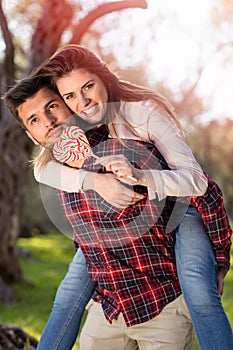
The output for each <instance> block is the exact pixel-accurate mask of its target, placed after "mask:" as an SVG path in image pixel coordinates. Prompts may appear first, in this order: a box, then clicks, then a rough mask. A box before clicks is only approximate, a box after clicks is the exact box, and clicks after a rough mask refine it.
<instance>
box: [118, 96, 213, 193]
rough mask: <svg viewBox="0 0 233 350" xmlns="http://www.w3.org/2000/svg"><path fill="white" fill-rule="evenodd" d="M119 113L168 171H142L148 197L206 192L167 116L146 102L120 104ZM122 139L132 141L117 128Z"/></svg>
mask: <svg viewBox="0 0 233 350" xmlns="http://www.w3.org/2000/svg"><path fill="white" fill-rule="evenodd" d="M121 113H122V114H123V115H124V116H126V117H125V118H126V120H127V122H129V123H130V124H131V125H133V126H134V129H135V131H136V135H137V136H138V138H139V139H141V140H143V141H147V142H150V143H153V144H154V145H155V146H156V147H157V149H158V150H159V152H160V153H161V154H162V155H163V157H164V158H165V160H166V162H167V164H168V166H169V168H170V170H153V169H150V170H144V174H145V175H146V177H147V183H148V189H149V197H150V199H153V198H155V196H156V193H157V195H158V197H159V199H163V198H165V197H166V196H176V197H183V196H201V195H203V194H204V193H205V191H206V189H207V183H208V181H207V179H206V176H205V175H204V173H203V171H202V169H201V167H200V165H199V164H198V163H197V161H196V159H195V157H194V155H193V153H192V151H191V149H190V148H189V146H188V145H187V143H186V142H185V139H184V137H183V134H182V132H181V130H180V129H179V128H178V127H177V126H176V124H175V122H174V121H173V120H171V119H170V118H169V117H167V116H164V115H162V114H161V113H159V112H158V110H157V109H156V107H155V106H154V105H153V104H152V103H151V102H149V101H147V103H145V102H144V103H124V104H123V106H122V108H121ZM118 128H119V134H120V136H121V137H122V138H130V137H131V138H132V132H131V136H130V133H129V131H127V128H124V127H122V126H120V125H119V127H118Z"/></svg>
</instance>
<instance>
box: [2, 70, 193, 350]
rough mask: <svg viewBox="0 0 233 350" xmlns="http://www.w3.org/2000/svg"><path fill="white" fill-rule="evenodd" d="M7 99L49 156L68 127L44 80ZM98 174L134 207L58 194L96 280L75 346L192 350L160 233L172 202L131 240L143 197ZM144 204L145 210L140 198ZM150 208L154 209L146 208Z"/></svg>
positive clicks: (168, 237) (94, 196)
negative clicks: (86, 319)
mask: <svg viewBox="0 0 233 350" xmlns="http://www.w3.org/2000/svg"><path fill="white" fill-rule="evenodd" d="M12 96H14V98H13V99H14V101H13V103H12V99H11V98H12ZM10 99H11V106H10V103H9V101H10ZM5 101H6V102H7V105H8V107H9V108H10V110H11V111H12V113H13V114H14V116H15V117H16V118H17V119H18V120H19V121H20V122H21V124H23V126H24V128H25V129H26V132H27V134H28V136H29V137H30V138H31V139H33V140H35V141H36V142H37V143H39V144H41V145H42V146H43V147H45V146H46V147H48V149H49V151H46V152H50V147H51V146H52V145H53V143H54V142H55V141H56V140H57V139H58V138H59V136H60V135H61V132H62V130H63V128H64V127H66V126H67V125H70V124H71V123H73V122H74V119H73V118H69V116H70V111H69V110H68V108H67V107H66V106H65V104H64V102H63V101H62V100H61V98H60V97H59V96H58V95H57V94H56V92H54V91H53V90H51V89H50V88H49V87H48V81H46V79H45V78H40V77H34V78H28V79H25V80H22V81H21V82H20V83H19V84H18V85H17V86H16V87H15V88H13V90H11V91H10V92H9V93H8V94H7V95H6V97H5ZM12 105H14V108H13V107H12ZM71 119H72V122H71ZM67 120H68V122H67ZM97 134H98V137H96V135H97ZM97 134H96V132H95V131H93V132H91V131H90V133H89V141H90V142H91V145H92V146H99V147H100V149H101V151H102V152H106V151H107V150H108V147H105V143H103V142H102V143H101V142H100V141H103V140H104V141H106V140H107V136H108V135H107V133H106V130H105V129H104V128H102V129H101V131H100V130H98V133H97ZM108 142H112V141H111V140H110V141H108ZM101 147H102V148H101ZM103 154H105V153H103ZM86 166H87V169H90V170H91V171H94V173H95V171H98V170H99V169H98V167H97V168H96V167H95V165H94V163H93V162H91V161H90V162H88V163H87V165H86ZM101 171H103V169H101ZM100 175H101V176H103V174H100ZM98 176H99V173H95V181H96V182H98ZM104 176H106V179H110V180H111V181H112V182H114V183H115V184H116V186H117V189H118V191H116V195H118V196H119V193H121V186H123V187H124V192H126V193H127V196H126V199H125V207H127V203H129V202H130V204H131V209H132V207H133V208H134V207H135V211H134V212H133V215H132V216H131V218H130V219H129V218H128V217H127V218H124V217H123V219H122V218H121V219H120V217H119V213H116V212H115V211H114V210H110V214H109V213H107V211H106V207H105V208H104V207H103V206H104V205H105V203H103V200H102V198H101V197H100V196H98V193H97V192H95V191H90V190H89V191H86V192H83V193H78V194H75V193H71V194H69V193H67V192H64V193H61V200H62V203H63V205H64V209H65V213H66V215H67V217H68V219H69V220H70V221H71V223H72V226H73V229H74V231H75V241H76V243H77V244H78V245H79V246H80V247H81V248H82V250H83V252H84V254H85V257H86V260H87V266H88V271H89V274H90V276H91V278H92V279H93V280H95V281H96V282H97V287H96V289H95V291H94V295H93V298H94V300H95V303H94V305H93V306H91V308H90V312H89V315H90V317H91V324H92V327H91V328H90V322H87V326H86V327H84V333H83V336H81V349H85V350H87V349H92V348H93V349H95V350H97V349H101V350H102V349H108V350H110V349H114V350H117V349H137V347H138V345H139V346H140V349H143V350H144V349H145V350H150V349H151V350H152V349H155V348H156V347H159V348H161V349H162V348H164V349H167V350H169V349H177V350H181V349H185V350H188V349H191V346H192V340H193V330H192V324H191V320H190V316H189V313H188V311H187V308H186V305H185V302H184V300H183V297H182V295H181V290H180V286H179V282H178V277H177V273H176V266H175V256H174V232H172V233H166V232H165V228H164V224H163V220H165V221H166V220H167V219H168V218H169V213H170V212H171V210H172V204H170V206H171V207H169V204H168V205H167V207H166V210H164V213H163V215H161V219H158V223H157V226H156V227H155V226H153V227H152V228H151V229H150V230H148V231H147V232H146V231H145V234H144V235H140V236H139V237H137V238H136V239H131V237H130V234H131V230H132V228H135V227H136V226H137V225H138V221H137V220H138V218H139V216H140V215H138V214H137V213H138V210H139V209H140V205H141V204H138V203H141V202H143V200H144V199H145V195H144V194H140V193H137V192H135V191H133V190H132V189H130V188H125V186H124V185H123V184H121V183H119V181H118V180H116V177H115V176H114V175H113V174H105V175H104ZM84 189H85V181H84ZM117 192H118V193H117ZM144 205H145V207H144V208H147V206H146V205H147V204H146V202H145V201H144ZM125 210H127V208H126V209H125ZM133 210H134V209H133ZM145 210H146V209H145ZM150 210H155V208H151V207H149V211H150ZM106 213H107V214H106ZM124 214H125V215H126V214H127V213H126V212H125V213H124ZM95 215H96V216H95ZM97 217H98V219H97ZM135 220H136V221H135ZM141 221H143V220H141ZM141 221H140V222H141ZM147 229H148V227H147ZM125 233H126V234H127V235H128V236H127V240H126V242H125V241H124V240H123V241H122V239H123V238H124V237H125ZM108 234H110V239H108ZM103 237H104V239H103ZM134 238H135V237H134ZM93 242H94V243H93ZM97 242H98V244H97ZM106 242H107V243H106ZM116 242H117V243H116ZM99 302H101V304H102V309H100V303H99ZM96 310H97V311H96ZM103 310H104V313H103ZM96 312H97V313H96ZM95 315H97V316H98V317H97V319H98V326H97V327H100V328H99V329H97V328H96V326H95V325H96V322H95V324H93V323H92V322H93V321H92V320H93V316H94V317H95ZM93 339H94V340H93Z"/></svg>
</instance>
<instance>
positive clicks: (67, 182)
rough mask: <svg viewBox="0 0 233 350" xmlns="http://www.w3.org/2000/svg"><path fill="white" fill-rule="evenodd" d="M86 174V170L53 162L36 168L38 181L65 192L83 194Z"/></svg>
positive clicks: (35, 173) (35, 175)
mask: <svg viewBox="0 0 233 350" xmlns="http://www.w3.org/2000/svg"><path fill="white" fill-rule="evenodd" d="M86 174H87V171H86V170H84V169H74V168H70V167H67V166H65V165H62V164H60V163H58V162H55V161H53V160H52V161H50V162H48V163H47V164H46V165H45V166H44V167H37V166H35V167H34V177H35V179H36V181H38V182H40V183H43V184H45V185H47V186H50V187H53V188H56V189H59V190H62V191H65V192H82V183H83V180H84V178H85V176H86Z"/></svg>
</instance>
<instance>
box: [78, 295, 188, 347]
mask: <svg viewBox="0 0 233 350" xmlns="http://www.w3.org/2000/svg"><path fill="white" fill-rule="evenodd" d="M193 338H194V331H193V327H192V322H191V319H190V315H189V312H188V309H187V307H186V304H185V301H184V299H183V296H182V295H181V296H179V297H178V298H177V299H176V300H174V301H173V302H171V303H169V304H168V305H166V306H165V308H164V309H163V311H162V312H161V313H160V314H159V315H158V316H156V317H154V318H153V319H151V320H150V321H148V322H144V323H141V324H138V325H136V326H132V327H126V325H125V321H124V319H123V316H122V314H121V313H120V314H119V316H118V318H117V319H114V320H113V322H112V324H109V323H108V322H107V320H106V319H105V317H104V313H103V310H102V307H101V304H99V303H96V302H92V303H91V304H90V307H89V311H88V315H87V318H86V322H85V324H84V326H83V329H82V332H81V336H80V350H139V349H140V350H157V349H160V350H161V349H163V350H191V348H192V343H193Z"/></svg>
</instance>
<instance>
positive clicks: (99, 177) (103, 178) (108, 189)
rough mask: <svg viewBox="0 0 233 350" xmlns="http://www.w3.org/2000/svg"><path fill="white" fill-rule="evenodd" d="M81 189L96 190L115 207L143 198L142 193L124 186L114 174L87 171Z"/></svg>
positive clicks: (131, 203) (124, 205) (133, 202)
mask: <svg viewBox="0 0 233 350" xmlns="http://www.w3.org/2000/svg"><path fill="white" fill-rule="evenodd" d="M83 189H84V191H85V190H94V191H96V192H97V193H98V194H99V195H100V196H101V197H102V198H103V199H104V200H105V201H106V202H108V203H110V204H111V205H113V206H115V207H116V208H127V207H128V206H129V205H134V204H135V203H137V202H138V201H140V200H141V199H143V198H144V196H143V195H141V194H139V193H137V192H134V191H133V190H131V189H129V188H127V187H125V186H124V185H123V184H122V183H121V182H120V181H119V179H118V178H117V176H116V175H114V174H100V173H91V172H89V173H88V174H87V175H86V177H85V179H84V181H83Z"/></svg>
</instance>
